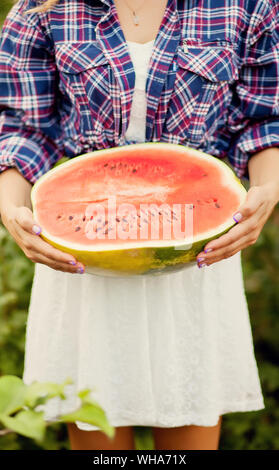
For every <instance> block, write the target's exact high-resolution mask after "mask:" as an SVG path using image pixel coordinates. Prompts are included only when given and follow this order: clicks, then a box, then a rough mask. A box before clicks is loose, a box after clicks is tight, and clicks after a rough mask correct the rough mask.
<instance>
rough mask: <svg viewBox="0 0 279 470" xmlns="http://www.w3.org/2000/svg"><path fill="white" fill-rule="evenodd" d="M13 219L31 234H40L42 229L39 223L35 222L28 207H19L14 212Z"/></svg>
mask: <svg viewBox="0 0 279 470" xmlns="http://www.w3.org/2000/svg"><path fill="white" fill-rule="evenodd" d="M15 220H16V222H17V223H18V224H19V225H20V227H21V228H23V230H26V232H30V233H32V234H33V235H34V234H35V235H40V233H41V231H42V229H41V227H40V226H39V224H38V223H36V222H35V220H34V217H33V212H32V211H31V210H30V209H29V208H28V207H19V208H18V210H17V212H16V216H15Z"/></svg>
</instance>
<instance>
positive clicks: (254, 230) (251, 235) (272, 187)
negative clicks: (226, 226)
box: [197, 183, 279, 267]
mask: <svg viewBox="0 0 279 470" xmlns="http://www.w3.org/2000/svg"><path fill="white" fill-rule="evenodd" d="M278 199H279V188H278V184H274V183H267V184H264V185H262V186H252V187H251V188H250V189H249V191H248V193H247V197H246V200H245V202H244V203H243V204H242V205H241V206H240V207H239V209H238V211H237V212H236V214H234V217H233V218H234V220H235V221H236V222H238V223H237V225H235V226H234V227H232V228H231V229H230V230H229V231H228V232H227V233H226V234H225V235H222V236H221V237H219V238H216V239H215V240H211V241H210V242H208V243H207V245H206V246H205V248H204V251H202V252H201V253H199V254H198V256H197V262H198V266H199V267H204V266H210V265H211V264H213V263H217V261H220V260H222V259H225V258H229V257H230V256H233V255H235V254H236V253H237V252H238V251H240V250H243V248H246V247H247V246H249V245H253V244H254V243H255V242H256V241H257V239H258V236H259V234H260V232H261V230H262V228H263V226H264V224H265V223H266V221H267V219H268V218H269V216H270V215H271V213H272V211H273V209H274V207H275V205H276V204H277V202H278Z"/></svg>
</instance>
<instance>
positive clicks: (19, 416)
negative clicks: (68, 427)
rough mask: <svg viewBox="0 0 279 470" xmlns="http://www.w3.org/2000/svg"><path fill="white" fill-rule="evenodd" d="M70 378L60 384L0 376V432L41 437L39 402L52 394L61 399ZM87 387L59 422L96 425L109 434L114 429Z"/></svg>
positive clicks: (43, 430)
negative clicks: (28, 381) (74, 405)
mask: <svg viewBox="0 0 279 470" xmlns="http://www.w3.org/2000/svg"><path fill="white" fill-rule="evenodd" d="M70 383H72V382H71V380H66V381H65V382H64V383H63V384H55V383H40V382H33V383H32V384H30V385H26V384H24V383H23V381H22V379H20V378H19V377H16V376H13V375H6V376H2V377H0V424H2V426H4V429H2V430H0V435H1V434H2V435H5V433H9V432H16V433H18V434H22V435H23V436H26V437H29V438H31V439H34V440H35V441H38V442H39V443H40V442H42V441H43V439H44V437H45V432H46V426H47V422H46V421H45V419H44V412H43V411H42V410H41V405H43V404H44V403H46V402H47V401H48V400H50V399H51V398H54V397H58V398H60V399H61V400H64V399H65V398H66V394H65V388H66V386H67V385H69V384H70ZM90 393H91V392H90V390H88V389H85V390H81V391H80V392H79V393H78V397H79V399H80V406H79V408H78V409H77V410H74V411H73V412H72V413H70V414H67V415H63V416H60V417H59V421H60V422H64V423H73V422H75V421H77V420H78V421H82V422H84V423H89V424H93V425H95V426H98V428H99V429H100V430H102V431H103V432H104V433H105V434H106V435H107V436H108V437H113V436H114V433H115V430H114V428H113V427H112V426H110V424H109V423H108V420H107V418H106V415H105V413H104V410H103V409H102V408H101V407H100V406H99V405H98V403H96V402H95V401H94V400H92V398H91V397H90Z"/></svg>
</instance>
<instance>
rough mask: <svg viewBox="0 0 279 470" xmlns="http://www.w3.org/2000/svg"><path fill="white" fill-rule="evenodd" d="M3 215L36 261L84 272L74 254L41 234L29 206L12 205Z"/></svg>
mask: <svg viewBox="0 0 279 470" xmlns="http://www.w3.org/2000/svg"><path fill="white" fill-rule="evenodd" d="M1 217H2V221H3V224H4V225H5V227H6V228H7V230H8V231H9V232H10V234H11V235H12V237H13V238H14V239H15V241H16V243H17V244H18V245H19V247H20V248H21V249H22V250H23V252H24V253H25V255H26V256H27V258H29V259H30V260H31V261H33V262H34V263H42V264H46V265H47V266H49V267H50V268H53V269H56V270H58V271H64V272H69V273H79V274H82V273H83V272H84V266H83V265H82V264H81V263H77V262H76V260H75V258H74V257H73V256H72V255H70V254H67V253H63V252H62V251H60V250H57V249H56V248H54V247H52V246H51V245H49V244H48V243H46V242H45V241H44V240H43V239H42V238H41V237H40V236H39V235H40V233H41V228H40V227H39V226H38V224H37V223H36V221H35V220H34V218H33V213H32V211H31V210H30V209H29V208H28V207H16V206H12V207H11V206H10V207H9V210H8V211H4V212H3V211H2V214H1Z"/></svg>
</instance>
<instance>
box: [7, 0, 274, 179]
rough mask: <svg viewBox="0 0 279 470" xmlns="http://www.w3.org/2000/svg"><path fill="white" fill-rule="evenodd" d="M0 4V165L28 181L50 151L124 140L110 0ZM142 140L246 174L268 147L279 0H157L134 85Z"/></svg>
mask: <svg viewBox="0 0 279 470" xmlns="http://www.w3.org/2000/svg"><path fill="white" fill-rule="evenodd" d="M36 5H37V1H35V0H19V1H18V3H17V4H16V5H15V6H14V7H13V8H12V10H11V11H10V13H9V15H8V17H7V19H6V21H5V23H4V27H3V30H2V35H1V43H0V111H1V114H0V164H1V165H0V169H1V170H5V169H6V168H8V167H16V168H17V169H18V170H19V171H20V172H21V173H22V174H23V175H24V177H25V178H26V179H28V180H30V181H31V182H35V181H36V180H37V179H38V177H40V176H41V175H42V174H43V173H45V172H46V171H48V170H49V169H50V168H51V167H52V166H53V165H54V164H55V162H56V161H57V160H58V159H59V158H61V157H62V156H65V155H66V156H68V157H74V156H77V155H80V154H82V153H85V152H87V151H89V150H94V149H101V148H108V147H113V146H120V145H124V144H127V143H132V142H131V141H127V140H126V139H125V133H126V130H127V127H128V124H129V116H130V110H131V103H132V97H133V89H134V84H135V72H134V68H133V64H132V61H131V57H130V55H129V50H128V47H127V43H126V41H125V37H124V35H123V31H122V29H121V26H120V24H119V20H118V16H117V11H116V8H115V5H114V2H113V0H98V1H94V0H70V1H69V0H60V2H59V3H58V4H57V5H56V6H55V7H54V8H53V9H52V10H51V11H50V12H45V13H32V14H30V15H25V14H24V12H25V11H26V10H27V9H29V8H31V7H34V6H36ZM146 94H147V120H146V141H162V142H171V143H179V144H182V145H188V146H191V147H195V148H199V149H200V150H202V151H205V152H207V153H210V154H212V155H215V156H217V157H219V158H224V157H225V156H228V158H229V160H230V162H231V163H232V165H233V167H234V169H235V171H236V173H237V175H238V176H248V173H247V162H248V159H249V158H250V157H251V155H253V153H255V152H258V151H260V150H261V149H264V148H267V147H273V146H278V145H279V2H278V1H277V0H214V1H213V0H168V2H167V7H166V10H165V14H164V18H163V20H162V23H161V26H160V29H159V32H158V34H157V37H156V40H155V44H154V48H153V53H152V57H151V60H150V64H149V72H148V78H147V83H146Z"/></svg>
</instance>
